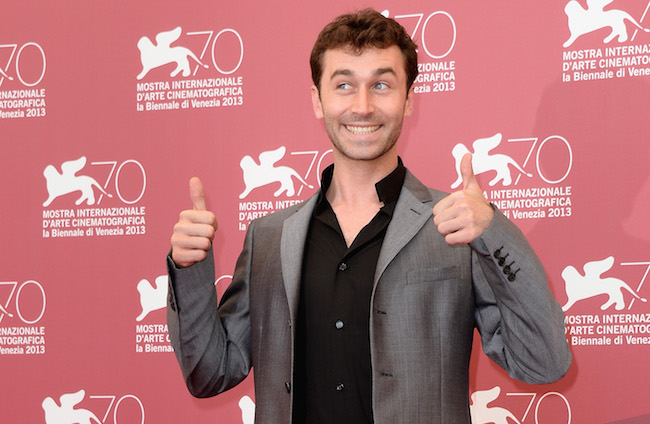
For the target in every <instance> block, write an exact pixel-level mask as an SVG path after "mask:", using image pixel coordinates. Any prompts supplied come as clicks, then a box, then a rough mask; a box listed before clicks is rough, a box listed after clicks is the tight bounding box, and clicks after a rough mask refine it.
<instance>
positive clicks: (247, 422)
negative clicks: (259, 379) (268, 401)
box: [239, 396, 255, 424]
mask: <svg viewBox="0 0 650 424" xmlns="http://www.w3.org/2000/svg"><path fill="white" fill-rule="evenodd" d="M239 409H241V421H242V424H253V423H254V422H255V402H253V399H251V398H250V397H249V396H242V398H241V399H239Z"/></svg>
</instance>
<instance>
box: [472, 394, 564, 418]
mask: <svg viewBox="0 0 650 424" xmlns="http://www.w3.org/2000/svg"><path fill="white" fill-rule="evenodd" d="M500 395H501V387H499V386H494V387H493V388H491V389H489V390H477V391H475V392H473V393H472V394H471V396H470V399H471V404H470V415H471V418H472V423H474V424H512V423H517V424H528V423H531V424H532V423H534V424H562V423H566V424H570V423H571V405H570V403H569V400H568V399H567V398H566V396H564V395H563V394H562V393H559V392H546V393H544V394H541V395H540V394H539V393H522V392H508V393H506V394H505V398H504V397H501V398H500ZM504 406H507V408H506V407H504ZM522 410H523V411H524V412H523V413H522V412H521V411H522ZM513 411H514V412H513Z"/></svg>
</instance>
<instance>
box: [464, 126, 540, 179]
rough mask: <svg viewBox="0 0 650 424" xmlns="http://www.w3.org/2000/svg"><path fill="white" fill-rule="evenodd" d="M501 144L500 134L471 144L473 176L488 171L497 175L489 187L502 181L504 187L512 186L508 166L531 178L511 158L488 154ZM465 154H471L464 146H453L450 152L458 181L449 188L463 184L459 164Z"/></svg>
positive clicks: (498, 154)
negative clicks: (454, 163) (472, 150)
mask: <svg viewBox="0 0 650 424" xmlns="http://www.w3.org/2000/svg"><path fill="white" fill-rule="evenodd" d="M500 143H501V134H500V133H497V134H495V135H493V136H492V137H487V138H479V139H478V140H476V141H474V143H472V148H473V149H474V153H473V154H472V168H473V169H474V175H478V174H482V173H484V172H488V171H496V173H497V175H496V177H494V178H493V179H492V180H491V181H490V182H489V183H488V184H489V185H490V187H492V186H493V185H495V184H496V183H498V182H499V181H503V185H504V186H509V185H510V184H512V176H511V174H510V168H508V165H511V166H512V167H513V168H515V169H516V170H517V171H519V172H521V173H522V174H524V175H526V176H527V177H532V175H531V174H528V173H526V172H525V171H524V170H523V169H522V168H521V166H519V164H518V163H517V162H515V160H514V159H513V158H511V157H510V156H507V155H503V154H500V153H495V154H490V150H492V149H494V148H495V147H497V146H498V145H499V144H500ZM467 153H471V152H470V151H469V149H468V148H467V147H465V145H463V144H462V143H458V144H457V145H455V146H454V148H453V149H452V151H451V154H452V156H453V157H454V160H455V162H456V173H457V174H458V179H456V181H455V182H454V183H453V184H452V185H451V188H452V189H453V188H456V187H458V186H459V185H460V184H461V183H462V182H463V176H462V175H461V172H460V162H461V160H462V159H463V156H465V155H466V154H467Z"/></svg>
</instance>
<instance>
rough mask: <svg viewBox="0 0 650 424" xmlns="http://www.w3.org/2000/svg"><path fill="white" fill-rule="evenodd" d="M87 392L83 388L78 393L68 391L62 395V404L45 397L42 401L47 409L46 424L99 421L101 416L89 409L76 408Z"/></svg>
mask: <svg viewBox="0 0 650 424" xmlns="http://www.w3.org/2000/svg"><path fill="white" fill-rule="evenodd" d="M85 396H86V392H85V391H84V390H83V389H82V390H79V391H78V392H76V393H67V394H64V395H61V397H60V398H59V402H61V406H59V405H57V403H56V401H55V400H54V399H52V398H51V397H47V398H45V400H43V403H42V405H41V406H42V407H43V410H44V411H45V423H46V424H93V422H95V423H99V424H101V421H99V418H97V417H96V416H95V414H93V413H92V412H90V411H88V410H87V409H74V407H75V406H76V405H77V404H78V403H80V402H81V401H82V400H83V399H84V397H85Z"/></svg>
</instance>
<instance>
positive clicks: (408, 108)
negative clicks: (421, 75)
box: [404, 86, 415, 116]
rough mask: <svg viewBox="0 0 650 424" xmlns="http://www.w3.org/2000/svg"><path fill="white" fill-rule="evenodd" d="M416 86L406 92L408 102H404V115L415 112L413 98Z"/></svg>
mask: <svg viewBox="0 0 650 424" xmlns="http://www.w3.org/2000/svg"><path fill="white" fill-rule="evenodd" d="M414 91H415V88H414V87H413V86H411V88H409V91H408V93H406V103H405V104H404V116H410V115H411V113H412V112H413V100H414V98H415V94H414Z"/></svg>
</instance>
